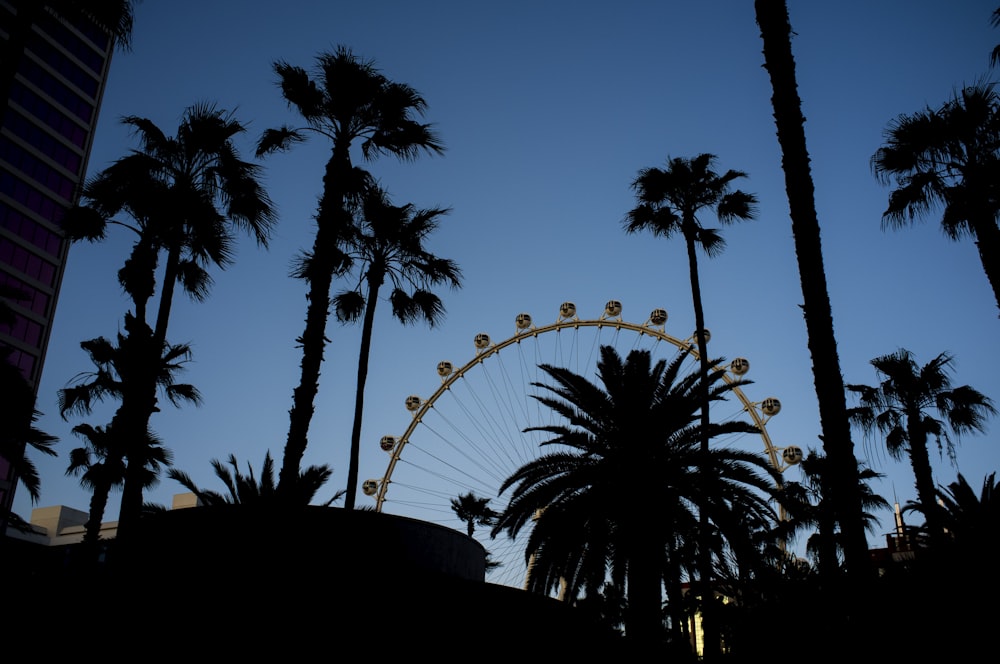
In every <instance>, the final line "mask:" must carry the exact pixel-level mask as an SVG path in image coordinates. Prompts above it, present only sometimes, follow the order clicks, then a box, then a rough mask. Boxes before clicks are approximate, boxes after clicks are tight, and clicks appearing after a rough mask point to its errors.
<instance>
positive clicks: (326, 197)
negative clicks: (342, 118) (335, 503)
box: [278, 143, 352, 496]
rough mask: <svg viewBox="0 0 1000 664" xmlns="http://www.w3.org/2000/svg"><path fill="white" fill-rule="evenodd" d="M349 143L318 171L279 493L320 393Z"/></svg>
mask: <svg viewBox="0 0 1000 664" xmlns="http://www.w3.org/2000/svg"><path fill="white" fill-rule="evenodd" d="M349 148H350V146H349V145H347V146H343V147H341V146H340V145H339V144H336V143H335V144H334V149H333V155H332V156H331V157H330V160H329V161H327V164H326V172H325V173H324V175H323V192H324V193H323V197H322V199H321V200H320V205H319V212H318V213H317V215H316V226H317V228H316V237H315V239H314V240H313V249H312V256H311V257H310V266H309V270H308V275H307V277H306V278H307V279H308V281H309V294H308V296H307V299H308V301H309V304H308V306H307V308H306V326H305V330H304V331H303V332H302V336H301V337H299V339H298V342H299V343H300V344H302V364H301V373H300V376H299V384H298V386H297V387H296V388H295V390H294V391H293V394H292V408H291V410H289V411H288V415H289V418H288V419H289V424H288V437H287V439H286V440H285V449H284V454H283V456H282V459H281V470H280V471H279V472H278V495H279V496H289V495H294V494H295V491H293V490H291V487H294V486H295V483H296V482H297V481H298V479H299V470H300V466H301V463H302V457H303V455H304V454H305V451H306V446H307V445H308V442H309V439H308V436H309V425H310V423H311V422H312V417H313V413H314V411H315V401H316V394H317V393H318V392H319V375H320V368H321V367H322V365H323V355H324V352H325V350H326V343H327V339H326V324H327V320H328V319H329V317H330V285H331V284H332V283H333V274H334V271H335V269H336V256H335V252H336V250H337V248H338V245H339V241H340V237H341V229H342V228H343V227H344V226H345V225H347V226H350V224H351V223H352V219H351V216H350V213H349V212H348V211H347V210H345V209H344V205H345V201H346V198H347V196H346V192H345V191H344V190H343V189H342V188H341V187H340V182H342V181H344V180H345V179H346V178H345V177H344V176H345V175H346V174H347V173H349V172H350V170H351V158H350V153H349V152H348V150H349Z"/></svg>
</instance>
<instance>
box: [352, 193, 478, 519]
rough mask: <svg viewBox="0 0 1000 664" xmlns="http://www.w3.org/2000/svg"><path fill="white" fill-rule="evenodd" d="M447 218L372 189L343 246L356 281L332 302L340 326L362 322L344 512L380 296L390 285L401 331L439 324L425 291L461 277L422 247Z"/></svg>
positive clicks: (438, 311) (434, 299) (437, 301)
mask: <svg viewBox="0 0 1000 664" xmlns="http://www.w3.org/2000/svg"><path fill="white" fill-rule="evenodd" d="M447 212H448V210H445V209H441V208H430V209H417V208H415V207H414V206H413V205H412V204H407V205H402V206H395V205H392V203H391V202H390V201H389V199H388V197H387V196H386V194H385V192H384V191H382V190H381V189H380V188H378V187H373V188H371V189H369V190H368V191H367V192H366V193H365V195H364V197H363V200H362V204H361V209H360V212H359V216H360V219H359V220H358V222H357V228H356V232H354V233H353V234H352V235H351V236H350V237H349V239H348V240H347V241H346V243H345V246H344V251H345V254H346V255H347V257H348V260H349V261H350V262H351V264H352V265H353V266H354V267H355V269H356V271H357V273H358V280H357V282H356V283H355V284H354V285H353V287H352V288H348V289H345V290H343V291H341V292H340V293H338V294H337V295H336V297H334V307H335V310H336V314H337V318H338V319H339V320H341V321H356V320H357V319H359V318H362V317H363V322H362V326H361V352H360V354H359V356H358V381H357V392H356V396H355V402H354V426H353V429H352V430H351V458H350V466H349V468H348V475H347V497H346V498H345V502H344V507H345V509H354V501H355V498H356V494H357V489H358V459H359V456H360V454H361V420H362V415H363V411H364V396H365V382H366V380H367V377H368V360H369V357H370V355H371V342H372V330H373V328H374V324H375V307H376V305H377V304H378V300H379V292H380V291H381V289H382V286H384V285H386V282H387V281H388V284H389V285H390V286H391V288H392V292H391V293H390V294H389V303H390V305H391V306H392V315H393V317H394V318H395V319H396V320H398V321H400V322H401V323H403V324H404V325H406V324H409V323H413V322H415V321H417V320H423V321H425V322H427V323H428V324H429V325H430V326H432V327H433V326H434V325H435V324H437V323H438V322H439V321H440V320H441V318H442V317H443V315H444V305H443V304H442V303H441V298H440V297H438V296H437V295H435V294H434V293H433V292H431V291H430V290H428V289H429V288H431V287H433V286H437V285H440V284H445V285H448V286H450V287H451V288H459V287H461V276H462V273H461V270H459V268H458V266H457V265H456V264H455V263H454V262H453V261H451V260H448V259H445V258H440V257H438V256H435V255H434V254H432V253H430V252H429V251H427V249H426V247H425V242H426V240H427V238H428V237H429V236H430V235H431V233H433V232H434V231H435V230H436V229H437V228H438V225H439V223H440V218H441V217H442V216H443V215H444V214H446V213H447Z"/></svg>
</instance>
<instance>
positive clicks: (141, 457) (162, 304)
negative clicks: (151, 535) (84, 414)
mask: <svg viewBox="0 0 1000 664" xmlns="http://www.w3.org/2000/svg"><path fill="white" fill-rule="evenodd" d="M179 262H180V247H177V246H174V247H171V249H170V251H169V253H168V254H167V261H166V264H165V265H164V269H163V285H162V287H161V289H160V301H159V304H158V306H157V311H156V327H155V329H153V330H150V328H149V326H148V324H147V323H146V321H145V319H144V318H138V317H137V318H136V327H135V329H133V330H132V331H130V332H129V338H130V342H129V343H130V347H131V348H132V351H133V352H135V353H136V356H135V357H136V359H135V362H134V364H133V369H134V371H135V373H134V374H133V375H132V378H133V381H132V383H131V386H130V389H129V390H128V391H127V392H126V394H125V395H124V396H123V399H122V404H121V408H120V410H121V411H122V418H121V422H122V424H123V425H124V428H123V429H122V430H123V431H124V432H125V435H124V439H123V440H122V442H123V443H124V444H125V456H126V458H127V459H128V465H127V466H126V468H125V484H124V485H123V487H122V499H121V507H120V508H119V513H118V534H117V539H118V540H119V542H121V541H127V539H128V537H129V536H130V535H131V533H132V527H133V526H134V524H135V522H136V521H137V520H138V519H139V518H140V516H141V515H142V506H143V487H144V485H145V478H144V475H145V470H146V468H145V467H146V461H147V456H148V455H147V454H146V451H145V450H144V449H142V446H144V445H146V444H148V437H147V436H146V435H145V434H146V432H147V431H148V430H149V421H150V419H151V418H152V416H153V413H155V412H156V409H157V406H156V404H157V397H156V390H157V373H158V372H157V367H158V366H159V363H160V362H161V361H162V358H163V351H164V349H165V348H166V346H167V341H166V337H167V328H168V327H169V322H170V312H171V308H172V305H173V299H174V291H175V290H176V286H177V270H178V264H179ZM136 309H137V311H138V309H139V307H138V306H137V307H136ZM142 310H143V312H145V306H143V308H142ZM133 335H135V336H136V338H135V339H132V337H133Z"/></svg>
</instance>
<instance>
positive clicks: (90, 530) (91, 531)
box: [82, 459, 117, 566]
mask: <svg viewBox="0 0 1000 664" xmlns="http://www.w3.org/2000/svg"><path fill="white" fill-rule="evenodd" d="M108 461H110V462H111V463H117V460H114V459H107V460H105V463H107V462H108ZM93 490H94V492H93V493H92V494H91V496H90V512H89V513H88V515H87V523H85V524H84V533H83V545H82V550H83V551H82V552H83V561H82V562H83V564H84V565H86V566H90V565H92V564H95V563H96V562H97V551H98V546H99V542H100V539H101V524H102V523H103V522H104V511H105V510H106V509H107V506H108V496H109V495H111V483H110V482H107V481H104V480H101V481H99V482H97V483H96V484H95V485H94V487H93Z"/></svg>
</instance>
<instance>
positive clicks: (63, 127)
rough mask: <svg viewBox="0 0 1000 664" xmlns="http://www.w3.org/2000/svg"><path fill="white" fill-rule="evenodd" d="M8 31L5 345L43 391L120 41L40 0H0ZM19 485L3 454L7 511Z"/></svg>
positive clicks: (1, 486) (0, 119)
mask: <svg viewBox="0 0 1000 664" xmlns="http://www.w3.org/2000/svg"><path fill="white" fill-rule="evenodd" d="M0 40H2V41H0V49H2V50H0V76H2V77H3V78H2V81H0V85H2V86H3V88H2V89H3V90H4V91H5V92H6V97H7V98H6V100H5V103H4V104H3V106H2V107H0V110H2V112H3V115H2V116H0V291H2V292H3V294H4V301H5V302H6V304H7V305H8V306H9V308H10V310H11V312H12V314H13V321H12V322H11V321H7V322H0V348H3V349H4V352H5V354H6V360H7V361H8V362H11V363H13V364H14V365H15V366H16V367H17V368H19V369H20V371H21V374H22V375H23V376H24V377H25V379H26V380H27V381H28V383H29V384H30V385H31V387H32V389H34V390H35V392H36V393H37V389H38V383H39V379H40V376H41V372H42V367H43V365H44V363H45V352H46V347H47V345H48V340H49V335H50V330H51V325H52V322H53V317H54V315H55V311H56V302H57V300H58V297H59V285H60V282H61V280H62V276H63V269H64V265H65V261H66V255H67V250H68V245H69V242H68V241H67V240H66V239H65V238H64V237H63V235H62V233H61V231H60V221H61V220H62V217H63V215H64V214H65V212H66V210H67V209H68V208H69V207H70V206H71V205H73V204H74V203H75V202H76V199H77V196H78V195H79V191H80V185H81V183H82V182H83V179H84V177H85V175H86V172H87V159H88V156H89V154H90V148H91V144H92V142H93V138H94V129H95V127H96V125H97V118H98V111H99V109H100V102H101V98H102V96H103V93H104V85H105V81H106V79H107V72H108V67H109V65H110V60H111V54H112V52H113V49H114V43H113V41H112V40H111V39H110V38H109V36H108V34H107V33H106V32H104V31H102V30H101V29H99V28H98V27H96V26H95V25H93V24H86V23H84V22H80V24H70V23H68V22H66V21H64V20H61V19H58V18H56V17H55V16H54V15H53V14H51V13H49V12H48V11H46V10H45V3H43V2H40V1H39V0H16V1H15V0H0ZM12 294H13V295H12ZM15 488H16V478H15V477H13V476H12V469H11V467H10V464H9V463H7V461H6V460H5V459H3V458H0V506H2V507H3V508H4V509H3V511H2V512H0V514H6V513H7V510H9V508H10V505H11V504H12V501H13V493H14V489H15Z"/></svg>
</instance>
